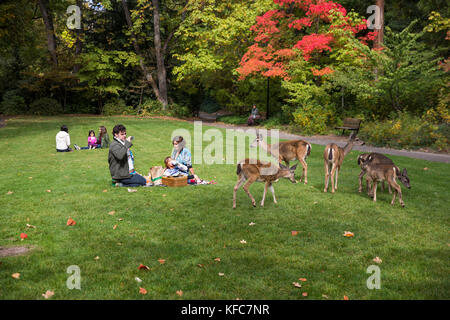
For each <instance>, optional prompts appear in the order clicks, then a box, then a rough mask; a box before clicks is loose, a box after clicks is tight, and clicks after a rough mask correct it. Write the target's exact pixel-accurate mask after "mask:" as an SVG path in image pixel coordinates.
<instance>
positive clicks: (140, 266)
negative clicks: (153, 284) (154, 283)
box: [138, 263, 150, 270]
mask: <svg viewBox="0 0 450 320" xmlns="http://www.w3.org/2000/svg"><path fill="white" fill-rule="evenodd" d="M138 270H150V268H149V267H148V266H146V265H143V264H142V263H141V264H140V265H139V267H138Z"/></svg>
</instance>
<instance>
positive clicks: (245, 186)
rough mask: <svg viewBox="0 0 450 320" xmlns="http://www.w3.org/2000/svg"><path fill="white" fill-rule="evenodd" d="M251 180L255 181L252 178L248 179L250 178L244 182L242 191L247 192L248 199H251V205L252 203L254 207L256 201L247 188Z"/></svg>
mask: <svg viewBox="0 0 450 320" xmlns="http://www.w3.org/2000/svg"><path fill="white" fill-rule="evenodd" d="M253 182H255V180H254V179H252V180H250V179H249V180H247V182H246V183H245V184H244V191H245V192H246V193H247V194H248V196H249V198H250V200H251V201H252V205H253V206H254V207H256V201H255V198H253V196H252V194H251V193H250V191H249V190H248V188H249V187H250V185H251V184H252V183H253Z"/></svg>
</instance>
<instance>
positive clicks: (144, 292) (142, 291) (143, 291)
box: [139, 288, 147, 294]
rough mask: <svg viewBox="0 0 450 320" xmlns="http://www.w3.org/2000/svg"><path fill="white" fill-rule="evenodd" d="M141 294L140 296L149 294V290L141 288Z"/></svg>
mask: <svg viewBox="0 0 450 320" xmlns="http://www.w3.org/2000/svg"><path fill="white" fill-rule="evenodd" d="M139 293H140V294H147V290H145V289H144V288H139Z"/></svg>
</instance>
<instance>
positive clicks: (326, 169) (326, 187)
mask: <svg viewBox="0 0 450 320" xmlns="http://www.w3.org/2000/svg"><path fill="white" fill-rule="evenodd" d="M324 166H325V189H323V192H327V189H328V182H329V181H330V171H329V167H328V163H327V161H325V164H324Z"/></svg>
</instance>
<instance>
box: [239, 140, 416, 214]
mask: <svg viewBox="0 0 450 320" xmlns="http://www.w3.org/2000/svg"><path fill="white" fill-rule="evenodd" d="M362 144H364V142H362V141H361V140H359V139H358V138H357V137H356V134H354V133H352V134H351V135H350V138H349V140H348V142H347V144H346V145H345V147H344V148H341V147H339V146H338V145H337V144H335V143H330V144H328V145H327V146H326V147H325V150H324V153H323V158H324V167H325V189H324V192H327V190H328V182H329V179H330V177H331V192H332V193H334V192H335V191H336V190H337V184H338V176H339V171H340V169H341V166H342V163H343V161H344V158H345V156H346V155H347V154H348V153H349V152H350V151H351V150H352V148H353V146H355V145H362ZM257 146H260V147H262V148H263V149H264V150H266V152H268V153H269V154H271V155H272V156H273V157H274V158H275V159H277V160H278V163H279V165H278V166H276V165H273V164H272V163H270V162H264V161H260V160H254V159H245V160H242V161H240V162H239V163H238V164H237V171H236V174H237V175H238V181H237V183H236V185H235V186H234V190H233V208H236V192H237V190H238V189H239V188H240V187H241V186H242V185H244V187H243V188H244V191H245V192H246V193H247V194H248V196H249V198H250V199H251V201H252V204H253V206H256V201H255V199H254V198H253V196H252V195H251V193H250V191H249V187H250V185H251V184H253V183H254V182H256V181H259V182H264V183H265V186H264V194H263V198H262V200H261V206H264V200H265V198H266V193H267V189H269V190H270V191H271V192H272V196H273V201H274V203H277V200H276V198H275V191H274V189H273V183H274V182H277V181H278V179H279V178H287V179H289V180H290V181H291V182H292V183H296V182H297V181H296V180H295V178H294V173H295V169H296V167H297V165H294V166H293V167H289V162H290V161H294V160H298V161H299V162H300V163H301V164H302V166H303V174H302V176H301V178H300V180H299V182H300V181H302V180H303V179H304V183H305V184H307V183H308V177H307V174H308V165H307V163H306V157H307V156H309V155H310V153H311V145H310V144H309V143H308V142H306V141H303V140H291V141H284V142H280V143H276V144H272V145H270V144H268V143H266V142H265V141H264V140H263V137H262V136H261V135H260V134H257V136H256V139H255V140H254V141H253V142H252V144H251V145H250V147H257ZM282 161H283V162H285V163H286V165H283V164H282V163H281V162H282ZM358 164H359V165H360V167H361V173H360V174H359V192H362V179H363V177H364V175H366V181H367V193H368V195H369V196H371V197H373V200H374V201H376V200H377V194H376V192H377V185H378V182H383V185H382V189H383V190H384V181H387V183H388V184H389V192H390V193H391V189H394V197H393V199H392V202H391V204H392V205H393V204H394V201H395V198H396V196H397V193H398V196H399V202H400V204H401V206H402V207H403V206H404V205H405V204H404V202H403V199H402V191H401V188H400V186H399V185H398V183H397V182H396V179H399V180H400V181H401V182H402V183H403V184H404V185H405V186H406V187H407V188H411V187H410V184H409V178H408V173H407V171H406V169H403V171H401V172H400V169H399V168H398V167H397V166H396V165H395V164H394V163H393V162H392V160H391V159H389V158H388V157H386V156H384V155H382V154H379V153H364V154H361V155H359V157H358ZM335 177H336V180H335V179H334V178H335ZM244 183H245V184H244Z"/></svg>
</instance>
